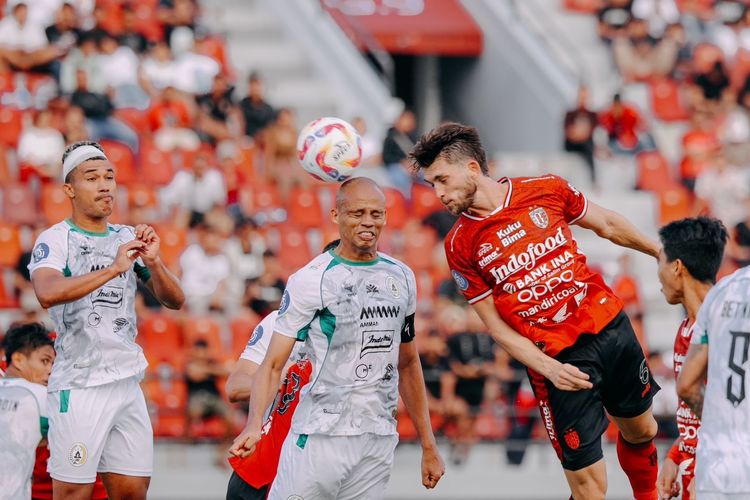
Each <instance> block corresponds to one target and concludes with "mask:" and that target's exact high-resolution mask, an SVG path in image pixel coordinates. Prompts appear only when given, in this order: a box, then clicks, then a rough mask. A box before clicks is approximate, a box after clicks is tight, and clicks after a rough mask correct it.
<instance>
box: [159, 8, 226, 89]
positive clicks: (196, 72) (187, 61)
mask: <svg viewBox="0 0 750 500" xmlns="http://www.w3.org/2000/svg"><path fill="white" fill-rule="evenodd" d="M188 1H189V0H188ZM171 40H172V41H171V47H172V52H173V53H174V56H175V70H174V81H173V82H172V85H174V86H175V87H176V88H177V89H178V90H180V91H182V92H185V93H187V94H192V95H198V94H207V93H208V92H210V91H211V85H212V82H213V79H214V77H215V76H216V75H218V74H219V72H220V70H221V67H220V66H219V63H218V62H216V61H215V60H214V59H212V58H210V57H208V56H204V55H202V54H200V53H198V52H197V50H196V47H195V44H196V43H201V41H196V39H195V37H194V35H193V32H192V31H191V30H190V29H188V28H185V27H180V28H177V29H175V31H174V32H173V33H172V38H171Z"/></svg>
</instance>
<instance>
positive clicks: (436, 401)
mask: <svg viewBox="0 0 750 500" xmlns="http://www.w3.org/2000/svg"><path fill="white" fill-rule="evenodd" d="M425 333H427V332H425ZM420 339H421V341H420V343H419V344H418V345H417V349H419V360H420V362H421V363H422V373H423V374H424V385H425V387H426V388H427V404H428V406H429V408H430V414H431V415H441V416H444V415H446V414H448V413H450V412H449V408H447V405H448V404H447V403H446V401H447V398H444V391H445V388H446V387H453V386H455V380H453V378H454V375H453V373H451V371H450V366H449V365H448V345H447V344H446V343H445V339H444V338H443V337H441V336H440V335H439V334H438V332H437V331H434V330H433V331H430V332H429V333H427V335H422V336H421V337H420ZM449 379H451V380H449ZM444 382H445V383H444Z"/></svg>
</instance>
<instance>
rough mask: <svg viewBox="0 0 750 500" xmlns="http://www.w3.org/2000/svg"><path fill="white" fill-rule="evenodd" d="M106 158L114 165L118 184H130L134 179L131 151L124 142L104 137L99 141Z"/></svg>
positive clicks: (134, 172) (133, 162)
mask: <svg viewBox="0 0 750 500" xmlns="http://www.w3.org/2000/svg"><path fill="white" fill-rule="evenodd" d="M100 144H101V145H102V148H104V152H105V153H107V158H109V161H110V162H111V163H112V165H114V167H115V179H116V180H117V182H118V183H120V184H130V183H131V182H133V181H135V180H136V171H135V159H134V158H133V152H132V151H130V148H128V147H127V146H126V145H125V144H123V143H121V142H117V141H110V140H107V139H104V140H102V141H101V142H100Z"/></svg>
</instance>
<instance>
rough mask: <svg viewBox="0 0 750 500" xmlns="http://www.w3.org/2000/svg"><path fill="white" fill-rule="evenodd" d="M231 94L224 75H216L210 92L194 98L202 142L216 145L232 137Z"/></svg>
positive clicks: (231, 88) (233, 106) (233, 117)
mask: <svg viewBox="0 0 750 500" xmlns="http://www.w3.org/2000/svg"><path fill="white" fill-rule="evenodd" d="M232 92H234V87H232V86H231V85H229V84H228V83H227V79H226V77H224V75H222V74H218V75H216V76H215V77H214V81H213V85H212V87H211V92H209V93H208V94H203V95H199V96H197V97H196V98H195V101H196V103H197V105H198V115H197V119H196V124H197V129H198V132H199V134H200V136H201V138H202V139H203V140H204V141H206V142H211V143H213V144H216V143H217V142H219V141H223V140H225V139H229V138H230V137H231V136H232V135H233V134H232V133H231V131H230V126H229V120H230V119H235V118H236V117H235V116H234V111H235V104H234V100H233V99H232ZM295 140H296V137H295Z"/></svg>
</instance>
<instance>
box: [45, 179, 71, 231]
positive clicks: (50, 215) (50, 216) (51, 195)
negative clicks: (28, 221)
mask: <svg viewBox="0 0 750 500" xmlns="http://www.w3.org/2000/svg"><path fill="white" fill-rule="evenodd" d="M39 205H40V208H41V210H42V215H43V216H44V220H45V222H46V223H47V224H48V225H50V226H51V225H52V224H56V223H58V222H60V221H61V220H64V219H67V218H68V217H70V214H71V206H70V199H69V198H68V197H67V196H66V195H65V193H64V192H63V190H62V187H60V185H58V184H43V185H42V190H41V193H40V195H39Z"/></svg>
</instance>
